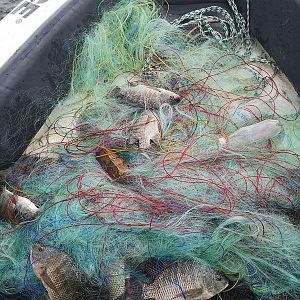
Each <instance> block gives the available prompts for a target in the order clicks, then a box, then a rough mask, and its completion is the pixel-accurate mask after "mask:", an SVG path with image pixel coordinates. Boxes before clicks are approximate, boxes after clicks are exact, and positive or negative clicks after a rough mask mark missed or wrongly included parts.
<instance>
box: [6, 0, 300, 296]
mask: <svg viewBox="0 0 300 300" xmlns="http://www.w3.org/2000/svg"><path fill="white" fill-rule="evenodd" d="M230 4H231V6H232V8H233V14H232V15H230V14H229V13H227V12H225V11H224V10H221V9H220V8H218V9H217V8H211V9H210V10H209V9H204V10H200V11H196V12H194V13H193V14H188V15H185V16H184V17H182V18H181V19H178V20H176V21H175V22H173V23H172V24H171V23H169V22H168V21H166V20H165V19H164V18H163V15H162V14H161V13H160V11H159V9H158V8H157V6H156V5H155V3H154V2H152V1H147V0H132V1H129V0H123V1H121V2H120V3H119V4H118V5H117V6H116V7H114V8H113V9H111V10H110V11H108V12H106V13H105V14H104V15H103V17H102V18H101V20H100V21H99V23H97V24H95V26H94V27H93V29H92V30H91V31H90V32H89V33H88V34H86V36H85V37H84V38H83V42H82V47H81V49H80V50H78V53H77V56H76V60H75V61H74V66H73V78H72V84H71V86H72V87H71V90H70V93H69V95H68V96H67V97H66V98H65V99H62V100H61V103H60V104H59V105H58V107H57V108H56V110H55V114H53V115H52V116H50V118H49V119H48V121H47V122H46V123H45V125H44V128H43V129H42V134H40V136H39V137H37V138H36V139H34V140H33V141H32V144H31V145H30V147H29V150H28V151H27V153H26V156H23V157H22V158H21V159H20V160H19V162H17V163H16V164H15V166H14V167H13V168H11V170H9V171H8V174H7V176H6V181H7V182H6V185H7V188H8V189H9V190H11V191H14V192H15V193H16V194H22V195H24V196H26V197H27V198H29V199H31V200H32V201H33V202H34V203H35V204H36V205H37V206H38V207H40V210H41V215H40V216H39V217H38V218H37V219H36V220H35V221H33V222H27V223H24V224H21V225H18V226H13V225H10V224H8V223H1V226H0V234H1V240H0V270H1V274H2V275H1V278H0V289H1V291H2V292H4V293H7V294H9V293H11V294H13V293H16V292H20V291H23V290H28V291H30V293H31V294H32V297H36V295H38V294H42V293H43V288H42V285H41V283H40V282H39V281H38V279H37V278H36V277H35V275H34V273H33V270H32V266H31V264H30V260H29V253H30V248H31V245H32V244H33V243H34V242H37V241H38V242H42V243H45V244H48V245H52V246H56V247H58V248H60V249H63V250H64V251H66V252H67V253H68V254H69V255H70V256H71V257H73V258H74V260H75V261H76V262H77V263H78V265H79V266H80V268H81V269H82V271H84V272H85V273H86V274H87V275H88V276H89V278H90V279H91V281H92V282H93V283H94V284H95V285H97V286H99V288H100V287H103V286H104V287H105V286H107V285H108V284H109V278H110V274H111V270H112V269H118V268H119V269H120V270H121V269H122V266H123V265H124V264H125V263H126V262H128V261H130V265H129V267H128V268H129V269H130V272H132V273H133V274H135V276H136V277H137V278H139V279H140V280H141V281H142V280H143V275H142V274H140V273H139V272H138V270H137V267H138V266H139V265H140V264H141V263H143V262H144V261H146V260H148V259H152V258H156V259H186V260H193V261H195V262H197V263H199V264H203V263H206V264H209V265H210V266H211V267H212V268H213V269H215V270H218V271H220V272H221V273H222V274H224V275H225V276H226V277H228V278H229V279H230V280H232V281H233V282H235V283H236V285H238V284H239V283H240V282H244V283H246V284H247V285H248V286H249V287H250V289H251V290H252V291H253V292H254V293H255V294H256V295H258V296H259V297H261V299H280V297H282V295H289V296H290V297H292V298H294V299H297V295H299V291H300V271H299V270H300V233H299V218H298V215H297V212H299V204H300V203H299V201H300V198H299V191H300V189H299V182H300V181H299V153H298V152H299V138H298V137H299V136H298V135H299V130H298V126H299V125H298V120H297V115H298V106H297V103H298V101H299V99H298V98H297V97H296V96H295V97H294V98H292V97H290V96H289V95H288V94H287V93H285V92H284V91H283V90H282V89H280V88H279V87H278V85H277V82H276V80H275V78H274V76H273V75H274V74H273V73H272V71H273V69H272V68H270V67H268V68H269V69H268V68H267V67H265V66H266V64H262V63H266V61H265V60H264V59H261V58H259V59H257V56H255V55H253V52H251V49H253V48H251V47H252V46H251V45H253V44H251V40H250V38H249V32H248V27H247V21H245V20H244V18H243V17H242V16H241V15H240V14H239V12H238V11H237V10H236V6H235V4H234V2H232V1H230ZM210 11H212V12H217V13H218V14H221V15H223V18H221V17H216V16H214V17H209V16H208V14H207V13H209V12H210ZM191 20H192V22H190V21H191ZM214 23H220V24H221V29H216V28H215V27H214V25H213V24H214ZM189 26H192V29H190V27H189ZM187 28H188V29H187ZM257 61H259V63H257ZM271 64H272V63H271ZM269 70H270V71H269ZM124 85H125V86H126V85H127V86H129V87H135V86H137V85H141V86H151V87H155V88H163V89H165V90H168V91H172V92H174V93H176V94H177V95H179V96H180V102H179V103H176V104H173V103H161V104H160V105H158V106H157V107H155V108H154V109H153V110H152V112H153V115H154V116H155V118H156V121H157V124H158V130H159V135H160V139H159V140H160V141H159V143H158V144H154V143H152V142H151V143H150V147H147V148H141V147H139V146H138V145H137V144H136V143H134V142H133V143H131V141H130V140H131V138H132V135H133V132H135V130H136V128H137V127H142V126H143V124H141V123H139V120H140V118H141V115H142V114H143V112H144V111H145V103H137V104H132V103H130V102H128V101H127V102H126V101H124V99H121V98H120V97H117V96H116V95H115V94H114V93H113V92H112V91H113V90H114V88H116V87H117V88H118V87H120V86H121V87H122V86H124ZM245 128H246V129H245ZM101 149H110V150H111V151H113V152H114V154H115V155H117V157H118V158H119V159H121V160H122V161H123V162H124V166H123V167H124V170H123V171H124V172H122V174H121V175H120V176H115V177H114V178H112V176H109V172H107V171H106V170H105V169H104V168H103V167H102V166H101V164H100V163H99V156H101V155H99V153H101ZM100 161H101V158H100ZM120 276H123V275H120ZM121 279H122V277H121ZM183 299H185V296H184V293H183Z"/></svg>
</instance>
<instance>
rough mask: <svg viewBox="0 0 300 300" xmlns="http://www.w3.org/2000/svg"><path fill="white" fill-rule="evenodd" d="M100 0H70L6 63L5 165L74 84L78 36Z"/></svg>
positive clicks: (0, 75) (1, 119)
mask: <svg viewBox="0 0 300 300" xmlns="http://www.w3.org/2000/svg"><path fill="white" fill-rule="evenodd" d="M113 2H116V1H105V5H102V6H100V7H99V4H98V3H99V1H95V0H70V1H68V2H67V3H66V4H65V5H64V6H63V7H62V8H61V9H60V11H58V12H57V13H56V14H55V15H53V16H52V17H51V18H50V19H49V20H47V21H46V23H45V24H44V25H43V26H41V27H40V28H39V30H38V31H37V32H36V33H35V35H34V36H33V37H31V38H30V39H29V40H28V41H27V42H26V43H25V44H24V45H23V46H22V47H21V49H19V51H18V52H17V53H16V54H15V55H14V56H13V57H12V58H11V59H10V60H9V61H8V62H7V63H6V64H5V65H4V66H3V67H2V68H1V69H0V129H1V130H0V131H1V134H0V169H4V168H6V167H8V166H9V165H10V164H11V163H13V162H14V161H16V160H17V159H18V158H19V157H20V155H21V154H22V153H23V152H24V150H25V149H26V147H27V145H28V143H29V142H30V140H31V139H32V138H33V136H34V135H35V134H36V132H37V131H38V130H39V129H40V127H41V126H42V124H43V123H44V122H45V119H46V117H47V115H48V114H49V113H50V112H51V109H52V108H53V106H54V104H55V103H54V100H53V99H58V98H59V96H61V95H62V94H66V93H67V91H68V89H69V84H70V78H71V68H72V60H73V54H74V49H75V47H76V43H78V38H79V37H80V35H81V34H82V32H83V31H84V30H86V28H87V27H88V26H90V25H91V24H92V23H93V22H95V21H96V20H97V17H98V16H99V14H100V13H99V11H100V10H101V8H103V7H106V6H109V5H110V4H111V3H113Z"/></svg>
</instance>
